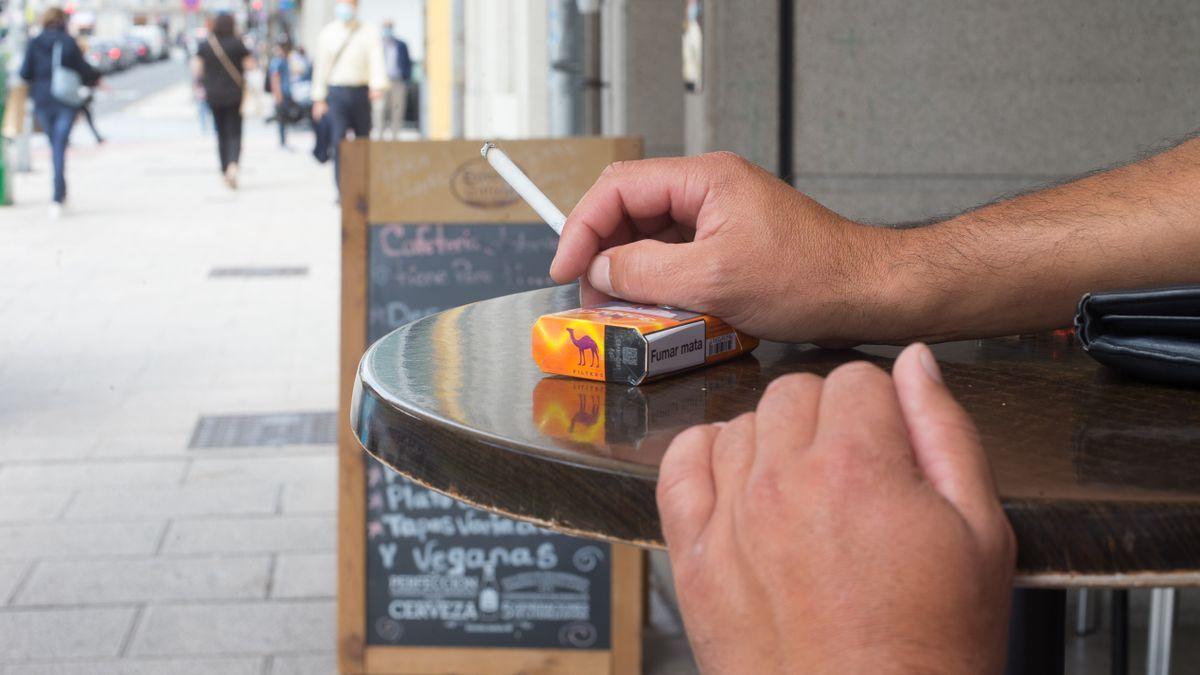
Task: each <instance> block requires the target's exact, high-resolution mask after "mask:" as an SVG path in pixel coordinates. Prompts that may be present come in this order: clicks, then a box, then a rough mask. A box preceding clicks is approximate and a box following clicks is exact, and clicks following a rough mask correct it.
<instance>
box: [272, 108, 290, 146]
mask: <svg viewBox="0 0 1200 675" xmlns="http://www.w3.org/2000/svg"><path fill="white" fill-rule="evenodd" d="M287 112H288V105H287V102H286V101H285V102H284V103H279V104H276V106H275V123H276V124H278V125H279V145H280V146H281V147H287V125H288V120H287Z"/></svg>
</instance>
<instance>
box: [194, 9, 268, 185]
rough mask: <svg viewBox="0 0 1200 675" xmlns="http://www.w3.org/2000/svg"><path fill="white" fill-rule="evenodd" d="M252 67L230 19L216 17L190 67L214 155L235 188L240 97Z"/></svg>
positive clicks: (230, 16) (240, 150)
mask: <svg viewBox="0 0 1200 675" xmlns="http://www.w3.org/2000/svg"><path fill="white" fill-rule="evenodd" d="M254 67H255V63H254V57H253V56H251V55H250V51H249V50H248V49H246V45H244V44H242V40H241V38H239V37H238V35H237V33H236V31H235V30H234V25H233V16H232V15H230V14H225V13H222V14H219V15H217V19H216V21H215V22H213V28H212V30H211V31H209V34H208V39H207V40H205V41H204V42H202V43H201V44H200V48H199V49H198V50H197V51H196V58H195V60H194V61H193V64H192V68H193V69H194V70H195V71H196V74H197V76H199V77H200V80H201V82H202V84H203V86H204V97H205V100H206V101H208V107H209V109H210V110H211V111H212V117H213V126H215V127H216V130H217V155H218V157H219V158H220V160H221V173H222V175H224V176H225V183H226V184H227V185H228V186H229V187H230V188H231V189H236V188H237V177H238V160H239V158H240V156H241V153H242V110H241V108H242V97H243V95H244V91H245V87H246V78H245V73H246V70H248V69H252V68H254Z"/></svg>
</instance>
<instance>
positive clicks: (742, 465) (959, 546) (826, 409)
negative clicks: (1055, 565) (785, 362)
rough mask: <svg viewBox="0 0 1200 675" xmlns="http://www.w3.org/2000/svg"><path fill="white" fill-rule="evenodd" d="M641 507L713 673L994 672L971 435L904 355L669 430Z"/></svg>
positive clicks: (1008, 542) (929, 362)
mask: <svg viewBox="0 0 1200 675" xmlns="http://www.w3.org/2000/svg"><path fill="white" fill-rule="evenodd" d="M658 505H659V512H660V514H661V516H662V525H663V533H664V535H665V536H666V540H667V545H668V547H669V551H670V556H671V563H672V567H673V568H674V572H675V584H676V588H677V590H678V595H679V604H680V608H681V610H682V612H683V617H684V623H685V625H686V627H687V632H688V639H689V640H690V641H691V643H692V647H693V650H694V653H695V656H696V659H697V662H698V663H699V664H700V666H701V669H702V670H704V671H706V672H712V673H777V672H837V673H867V672H910V671H911V672H922V673H943V672H945V673H959V672H963V673H965V672H970V673H998V672H1000V670H1001V668H1002V667H1003V663H1004V644H1005V643H1004V640H1005V631H1006V628H1007V625H1008V612H1009V601H1010V600H1009V598H1010V593H1011V584H1012V574H1013V567H1014V560H1015V552H1016V545H1015V542H1014V538H1013V534H1012V530H1011V528H1010V527H1009V524H1008V521H1007V520H1006V518H1005V516H1004V513H1003V511H1002V510H1001V507H1000V503H999V500H998V499H997V496H996V491H995V487H994V484H993V479H992V475H991V471H990V468H989V466H988V462H987V459H986V457H985V456H984V454H983V450H982V448H981V447H980V442H979V438H978V435H977V432H976V430H975V426H974V425H973V424H972V423H971V420H970V418H969V417H968V416H967V414H966V413H965V411H963V409H962V408H961V407H960V406H959V405H958V404H957V403H956V402H955V401H954V399H953V398H952V396H951V395H950V392H949V390H947V389H946V387H945V385H944V384H942V381H941V375H940V371H939V370H938V367H937V364H936V362H935V361H934V359H933V355H932V354H931V353H930V352H929V350H928V348H926V347H925V346H924V345H913V346H911V347H909V348H908V349H906V350H905V351H904V353H903V354H901V356H900V357H899V358H898V359H897V360H896V364H895V368H894V370H893V378H889V377H888V376H887V374H886V373H884V372H883V371H881V370H879V369H878V368H875V367H874V366H871V365H868V364H865V363H853V364H848V365H845V366H842V367H840V368H838V369H837V370H835V371H834V372H833V373H831V374H830V375H829V377H828V378H827V379H826V380H822V379H821V378H819V377H816V376H814V375H789V376H786V377H782V378H780V379H778V380H776V381H775V382H773V383H772V384H771V386H770V387H768V388H767V391H766V393H764V395H763V397H762V400H761V401H760V402H759V405H758V410H757V412H755V413H747V414H745V415H742V416H741V417H738V418H736V419H734V420H733V421H731V422H729V423H728V424H724V425H721V426H714V425H709V426H699V427H694V428H692V429H689V430H688V431H686V432H684V433H682V434H680V435H679V436H678V437H677V438H676V439H675V441H674V442H673V443H672V444H671V447H670V449H668V451H667V454H666V456H665V457H664V458H663V461H662V468H661V471H660V474H659V481H658Z"/></svg>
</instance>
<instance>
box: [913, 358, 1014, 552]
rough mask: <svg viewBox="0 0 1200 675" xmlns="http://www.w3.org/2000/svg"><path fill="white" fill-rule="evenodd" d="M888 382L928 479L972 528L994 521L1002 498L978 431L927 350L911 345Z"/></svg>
mask: <svg viewBox="0 0 1200 675" xmlns="http://www.w3.org/2000/svg"><path fill="white" fill-rule="evenodd" d="M892 380H893V382H895V386H896V395H897V398H899V399H900V409H901V410H902V411H903V412H904V421H905V423H906V424H907V425H908V436H909V442H910V443H911V444H912V448H913V454H914V455H915V456H916V460H917V465H918V466H919V467H920V468H921V472H922V473H923V474H924V475H925V478H926V480H928V481H929V483H930V484H931V485H932V486H933V488H934V489H935V490H937V491H938V492H939V493H940V494H941V495H942V496H943V497H945V498H946V500H947V501H949V502H950V503H951V504H952V505H954V507H955V508H956V509H957V510H958V511H959V512H960V513H961V514H962V515H963V517H964V518H965V519H966V520H967V522H968V523H970V524H971V526H972V528H974V529H977V530H978V529H980V528H982V527H985V526H986V525H987V524H989V523H992V522H993V521H994V519H995V517H996V516H997V514H999V513H1000V499H999V497H998V496H997V494H996V485H995V480H994V479H993V478H992V470H991V467H990V465H989V464H988V459H987V455H985V454H984V452H983V445H982V443H981V442H980V440H979V432H978V430H976V428H975V423H974V422H972V421H971V418H970V416H968V415H967V411H966V410H963V408H962V406H960V405H959V404H958V401H955V400H954V396H953V395H952V394H951V393H950V390H949V389H947V388H946V385H945V384H944V383H943V382H942V374H941V369H940V368H938V365H937V361H936V360H935V359H934V358H933V353H932V352H931V351H929V347H926V346H925V345H923V344H921V343H916V344H912V345H909V346H908V348H907V349H905V350H904V351H903V352H902V353H901V354H900V356H899V357H898V358H897V359H896V363H895V365H894V366H893V368H892ZM989 529H990V528H989ZM984 531H987V530H986V529H985V530H984Z"/></svg>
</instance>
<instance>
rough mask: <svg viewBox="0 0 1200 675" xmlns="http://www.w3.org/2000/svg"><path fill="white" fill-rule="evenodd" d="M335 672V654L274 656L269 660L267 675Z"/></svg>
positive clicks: (331, 674) (330, 673) (302, 674)
mask: <svg viewBox="0 0 1200 675" xmlns="http://www.w3.org/2000/svg"><path fill="white" fill-rule="evenodd" d="M336 672H337V654H335V653H334V652H329V653H327V654H313V655H310V656H276V657H273V658H272V659H271V665H270V668H269V670H268V671H267V673H268V675H333V674H334V673H336Z"/></svg>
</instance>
